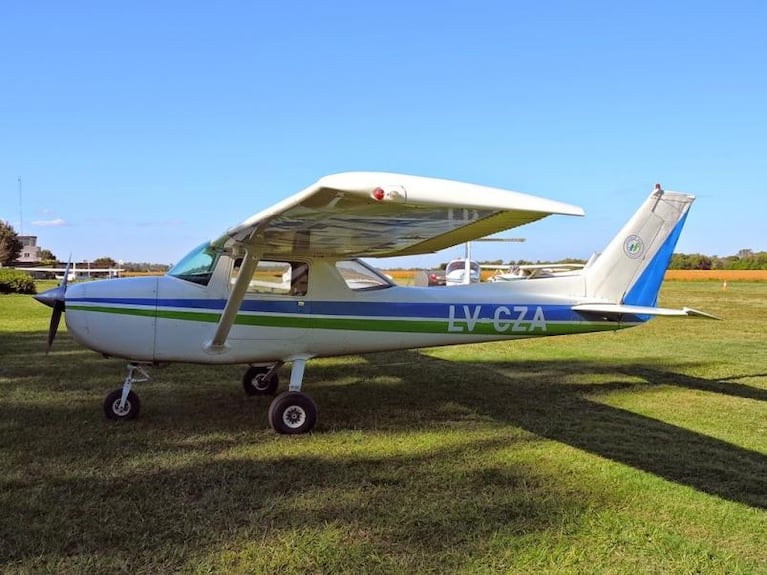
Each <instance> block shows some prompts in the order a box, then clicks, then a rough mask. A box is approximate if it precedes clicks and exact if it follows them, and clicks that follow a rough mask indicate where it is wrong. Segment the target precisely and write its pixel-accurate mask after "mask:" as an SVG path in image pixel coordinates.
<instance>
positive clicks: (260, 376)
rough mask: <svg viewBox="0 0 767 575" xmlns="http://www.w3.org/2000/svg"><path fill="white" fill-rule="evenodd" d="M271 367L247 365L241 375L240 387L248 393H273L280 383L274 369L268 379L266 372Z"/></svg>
mask: <svg viewBox="0 0 767 575" xmlns="http://www.w3.org/2000/svg"><path fill="white" fill-rule="evenodd" d="M271 369H272V368H271V367H264V366H261V367H249V368H248V369H247V371H246V372H245V375H243V376H242V388H243V389H244V390H245V393H247V394H248V395H274V392H275V391H277V388H278V387H279V385H280V378H279V377H277V372H276V371H275V372H274V373H273V374H272V376H271V377H270V378H269V379H265V378H266V374H267V373H269V371H270V370H271Z"/></svg>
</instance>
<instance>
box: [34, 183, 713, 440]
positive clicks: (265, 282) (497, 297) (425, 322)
mask: <svg viewBox="0 0 767 575" xmlns="http://www.w3.org/2000/svg"><path fill="white" fill-rule="evenodd" d="M692 201H693V197H692V196H689V195H687V194H681V193H675V192H667V191H664V190H662V189H661V188H660V186H656V188H655V190H654V191H653V192H652V194H651V195H650V197H649V198H648V199H647V200H646V201H645V202H644V203H643V204H642V206H641V207H640V208H639V211H637V212H636V214H635V215H634V216H633V217H632V218H631V219H630V220H629V222H628V223H627V224H626V225H625V227H624V228H623V229H622V230H621V231H620V232H619V234H618V235H617V236H616V237H615V239H613V240H612V242H610V244H609V245H608V246H607V248H606V249H605V251H604V252H603V254H602V256H601V257H600V258H599V259H598V260H597V261H595V262H594V264H593V265H591V266H589V267H588V268H587V269H584V270H582V273H579V274H576V275H567V276H562V277H551V278H540V279H537V280H535V281H520V282H508V283H486V284H479V285H472V286H456V287H453V288H450V289H441V290H439V289H433V288H426V287H404V286H397V285H395V284H394V283H393V282H392V281H391V280H390V279H389V278H387V277H386V276H385V275H383V274H382V273H380V272H379V271H377V270H376V269H374V268H372V267H370V266H369V265H367V264H365V263H363V262H362V261H360V260H359V259H357V258H358V257H361V256H371V257H387V256H403V255H411V254H423V253H429V252H434V251H437V250H440V249H443V248H446V247H449V246H452V245H456V244H459V243H463V242H466V241H469V240H472V239H475V238H479V237H484V236H487V235H488V234H492V233H495V232H498V231H501V230H505V229H509V228H513V227H516V226H521V225H523V224H527V223H530V222H533V221H536V220H539V219H541V218H543V217H546V216H548V215H550V214H566V215H578V216H580V215H583V210H582V209H581V208H578V207H575V206H572V205H568V204H564V203H560V202H556V201H551V200H547V199H543V198H538V197H534V196H530V195H525V194H520V193H516V192H510V191H505V190H500V189H496V188H488V187H482V186H477V185H471V184H466V183H460V182H455V181H448V180H438V179H432V178H423V177H416V176H406V175H399V174H389V173H373V172H353V173H343V174H336V175H331V176H327V177H324V178H322V179H320V180H319V181H317V182H316V183H314V184H312V185H311V186H309V187H308V188H306V189H305V190H303V191H302V192H299V193H298V194H295V195H293V196H291V197H289V198H287V199H286V200H284V201H282V202H279V203H278V204H276V205H275V206H273V207H271V208H269V209H267V210H264V211H262V212H260V213H258V214H256V215H254V216H252V217H250V218H248V219H247V220H245V221H244V222H243V223H241V224H239V225H237V226H235V227H233V228H231V229H230V230H229V231H227V232H226V233H225V234H224V235H222V236H221V237H220V238H218V239H216V240H214V241H212V242H205V243H203V244H202V245H200V246H198V247H197V248H195V249H194V250H193V251H192V252H190V253H189V254H188V255H187V256H186V257H185V258H183V259H182V260H181V261H180V262H179V263H178V264H177V265H176V266H175V267H173V268H172V269H171V270H170V271H169V272H168V273H167V275H165V276H162V277H138V278H125V279H119V280H101V281H93V282H85V283H80V284H74V285H67V283H66V282H64V284H63V285H61V286H59V287H58V288H54V289H52V290H49V291H47V292H45V293H43V294H40V295H38V296H36V298H37V299H38V300H39V301H41V302H43V303H46V304H47V305H50V306H51V307H53V315H52V318H51V325H50V329H49V334H48V345H49V347H50V345H51V343H52V341H53V338H54V337H55V334H56V329H57V327H58V323H59V319H60V317H61V313H62V312H63V311H64V310H66V322H67V327H68V329H69V332H70V334H71V335H72V337H73V338H74V339H75V340H76V341H78V342H79V343H81V344H82V345H84V346H86V347H88V348H91V349H93V350H95V351H97V352H99V353H101V354H103V355H104V356H107V357H119V358H124V359H126V360H128V361H129V363H128V374H127V376H126V377H125V380H124V382H123V385H122V387H121V388H119V389H117V390H115V391H113V392H112V393H110V394H109V395H108V396H107V398H106V400H105V402H104V411H105V413H106V415H107V417H109V418H111V419H131V418H134V417H136V416H137V415H138V413H139V408H140V403H139V398H138V396H137V395H136V393H135V392H134V391H133V390H132V386H133V385H134V384H135V383H137V382H141V381H146V380H147V379H148V378H149V375H148V373H147V371H146V370H145V369H144V367H145V366H146V365H158V366H159V365H163V364H167V363H171V362H191V363H200V364H238V363H241V364H248V365H249V368H248V369H247V371H246V372H245V375H244V377H243V385H244V387H245V390H246V391H247V392H248V393H249V394H274V393H275V391H276V389H277V387H278V384H279V382H278V374H277V372H278V369H279V368H280V367H281V366H282V365H283V364H285V363H290V364H291V372H290V384H289V386H288V391H286V392H283V393H282V394H280V395H277V397H275V398H274V399H273V400H272V402H271V405H270V407H269V413H268V419H269V423H270V425H271V427H272V428H273V429H274V430H275V431H277V432H278V433H286V434H299V433H305V432H308V431H310V430H311V429H312V428H313V427H314V425H315V422H316V419H317V407H316V405H315V403H314V401H313V400H312V399H311V398H310V397H309V396H308V395H307V394H305V393H304V392H302V391H301V388H302V382H303V376H304V368H305V366H306V363H307V362H308V361H309V360H310V359H313V358H317V357H328V356H338V355H348V354H359V353H367V352H374V351H383V350H397V349H409V348H423V347H433V346H441V345H452V344H460V343H477V342H486V341H495V340H505V339H515V338H529V337H539V336H551V335H562V334H574V333H585V332H594V331H604V330H617V329H621V328H627V327H632V326H636V325H639V324H641V323H643V322H644V321H646V320H647V319H649V318H650V317H651V316H655V315H663V316H705V317H713V316H709V315H708V314H704V313H702V312H698V311H695V310H692V309H688V308H684V309H681V310H673V309H662V308H656V307H655V304H656V300H657V297H658V290H659V288H660V285H661V282H662V280H663V273H664V271H665V269H666V267H667V265H668V262H669V259H670V258H671V254H672V252H673V248H674V245H675V243H676V241H677V238H678V236H679V233H680V231H681V229H682V226H683V224H684V221H685V219H686V217H687V212H688V209H689V207H690V205H691V203H692ZM288 268H289V269H290V285H289V286H288V285H287V282H286V281H285V279H284V278H285V275H284V274H285V272H286V271H287V269H288Z"/></svg>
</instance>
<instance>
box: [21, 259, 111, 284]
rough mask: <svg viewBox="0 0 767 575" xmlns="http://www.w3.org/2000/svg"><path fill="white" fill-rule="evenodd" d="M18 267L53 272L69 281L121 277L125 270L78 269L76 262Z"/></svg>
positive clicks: (23, 269)
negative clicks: (61, 264)
mask: <svg viewBox="0 0 767 575" xmlns="http://www.w3.org/2000/svg"><path fill="white" fill-rule="evenodd" d="M16 269H17V270H19V271H22V272H33V273H44V274H53V277H55V278H56V279H57V280H59V281H62V280H64V278H66V280H67V282H73V281H77V280H78V279H79V278H82V277H100V276H104V277H107V278H117V277H120V274H121V273H123V272H124V271H125V270H124V269H123V268H91V267H89V268H87V269H83V268H80V269H79V270H78V269H77V264H76V263H73V264H72V265H71V266H70V265H69V264H67V266H66V267H63V268H62V267H46V266H36V267H21V268H16Z"/></svg>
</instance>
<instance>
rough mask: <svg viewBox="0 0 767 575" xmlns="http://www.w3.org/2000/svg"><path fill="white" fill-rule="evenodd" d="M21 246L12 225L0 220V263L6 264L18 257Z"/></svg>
mask: <svg viewBox="0 0 767 575" xmlns="http://www.w3.org/2000/svg"><path fill="white" fill-rule="evenodd" d="M22 247H23V246H22V245H21V240H20V239H19V236H18V234H17V233H16V231H15V230H14V229H13V226H11V224H9V223H8V222H4V221H3V220H0V265H3V266H7V265H10V264H11V263H13V262H14V261H16V260H17V259H19V255H20V254H21V249H22Z"/></svg>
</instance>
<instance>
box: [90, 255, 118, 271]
mask: <svg viewBox="0 0 767 575" xmlns="http://www.w3.org/2000/svg"><path fill="white" fill-rule="evenodd" d="M92 263H93V267H94V268H113V267H116V266H117V262H116V261H114V260H113V259H112V258H110V257H103V258H96V259H95V260H93V262H92Z"/></svg>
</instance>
